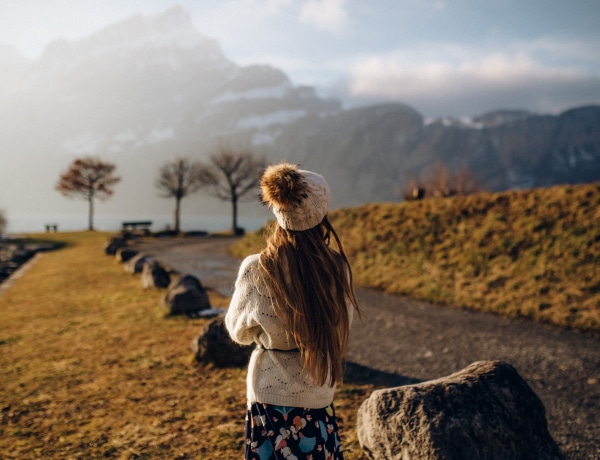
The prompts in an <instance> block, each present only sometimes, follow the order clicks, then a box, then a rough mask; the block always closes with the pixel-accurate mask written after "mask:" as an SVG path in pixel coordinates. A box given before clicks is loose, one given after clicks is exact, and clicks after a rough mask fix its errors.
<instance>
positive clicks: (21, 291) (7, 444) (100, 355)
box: [0, 233, 372, 460]
mask: <svg viewBox="0 0 600 460" xmlns="http://www.w3.org/2000/svg"><path fill="white" fill-rule="evenodd" d="M107 236H108V235H106V234H101V233H74V234H58V235H56V236H54V235H52V236H50V237H49V238H56V239H62V240H64V241H65V242H67V243H68V244H67V246H66V247H65V248H64V249H61V250H58V251H54V252H49V253H46V254H44V255H43V257H42V258H41V259H40V260H39V261H38V262H37V263H36V264H35V265H34V266H33V267H32V268H31V269H30V271H29V272H27V274H26V276H25V277H23V278H21V279H20V280H18V281H17V282H15V283H14V285H13V286H12V287H11V288H10V289H9V290H8V291H7V292H6V293H5V294H4V295H3V296H2V297H1V298H0V305H1V308H0V369H1V370H0V379H1V381H2V385H1V386H0V410H1V411H2V412H1V416H0V417H1V418H0V458H2V459H38V458H56V459H76V458H85V459H88V458H119V459H129V458H131V459H134V458H137V459H144V458H145V459H159V458H160V459H163V458H171V459H173V458H178V459H210V460H215V459H225V460H226V459H234V458H241V456H242V454H241V453H242V448H243V416H244V411H245V398H244V394H245V374H246V372H245V369H237V368H233V369H216V368H213V367H211V366H210V365H207V364H201V363H197V362H196V361H195V360H194V357H193V352H192V351H191V343H192V341H193V339H194V338H195V337H196V336H197V335H198V333H199V332H200V331H201V330H202V328H203V327H204V325H205V324H207V322H208V321H209V320H206V319H189V318H185V317H166V316H165V313H166V311H165V310H164V309H163V308H162V307H161V305H160V298H161V292H160V291H157V290H144V289H142V287H141V283H140V280H139V277H137V276H133V275H129V274H127V273H125V271H124V270H123V267H122V266H120V265H119V264H118V263H117V262H116V261H115V259H114V258H112V257H108V256H104V255H103V252H102V248H103V244H104V242H105V240H106V238H107ZM211 303H212V304H213V306H217V307H219V306H225V305H227V303H228V299H224V298H219V297H216V295H215V294H214V293H211ZM371 389H372V386H371V385H367V384H364V385H343V386H342V387H341V388H340V390H339V393H338V397H337V404H338V407H339V409H338V412H339V415H340V418H341V421H342V427H343V429H344V433H343V436H344V441H345V446H346V452H347V458H348V459H350V460H352V459H363V458H364V457H362V455H361V451H360V447H359V446H358V442H357V438H356V431H355V428H354V427H355V414H356V410H357V408H358V406H359V404H360V403H361V402H362V400H364V398H365V397H366V396H367V395H368V394H369V393H370V391H371Z"/></svg>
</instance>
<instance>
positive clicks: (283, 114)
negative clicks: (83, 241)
mask: <svg viewBox="0 0 600 460" xmlns="http://www.w3.org/2000/svg"><path fill="white" fill-rule="evenodd" d="M0 71H1V72H0V83H2V85H0V126H2V129H0V152H1V154H2V159H3V160H2V168H1V169H0V208H4V209H8V210H9V212H8V217H9V218H10V214H11V212H13V213H15V214H17V213H20V214H35V213H45V212H47V211H46V210H52V212H54V213H74V212H81V211H79V210H80V209H84V206H83V205H82V204H74V203H72V202H70V201H68V200H65V199H64V198H62V197H61V196H60V195H59V194H58V193H56V192H54V191H53V189H54V184H55V183H56V180H57V179H58V176H59V174H60V172H61V171H63V170H64V169H65V168H66V167H67V165H68V164H69V163H70V161H71V160H72V159H73V158H75V157H77V156H84V155H96V156H100V157H102V158H103V159H105V160H107V161H112V162H114V163H116V164H117V169H118V172H119V174H120V175H121V176H122V178H123V180H122V182H121V184H119V185H118V187H117V190H116V194H117V196H118V197H120V199H112V200H109V201H108V202H107V203H105V204H101V205H100V207H99V212H103V213H111V214H120V215H129V216H132V215H136V216H144V215H157V214H165V213H170V212H171V208H172V203H170V202H169V201H168V200H160V199H158V197H157V191H156V189H155V188H154V185H153V184H154V177H155V176H156V174H157V171H158V168H159V167H160V165H162V164H163V163H165V162H166V161H168V160H171V159H174V158H176V157H182V156H185V157H189V158H192V159H198V160H203V159H207V158H208V156H209V155H210V154H212V153H214V152H215V150H216V149H217V148H218V146H219V145H220V144H226V145H229V146H232V147H240V148H252V149H253V150H254V151H255V152H256V153H258V154H262V155H265V156H266V158H267V159H269V160H270V161H278V160H280V159H286V160H288V161H293V162H298V163H300V164H301V165H302V166H303V167H306V168H310V169H315V170H317V171H319V172H321V173H323V174H324V175H325V176H326V177H327V179H328V181H329V182H330V184H331V186H332V189H333V197H334V200H333V205H334V206H341V205H353V204H358V203H363V202H368V201H389V200H399V199H400V198H401V195H400V191H401V190H402V188H403V187H404V186H405V184H406V181H407V178H408V177H411V176H412V177H419V176H420V175H423V174H426V173H427V171H428V170H430V169H431V167H432V165H434V164H435V163H436V162H439V163H442V164H444V165H446V166H447V167H448V168H449V169H457V168H460V167H463V166H467V167H468V168H469V169H470V170H471V171H472V172H473V173H474V174H475V175H476V176H477V177H478V178H479V179H480V181H481V182H482V183H483V185H484V186H485V187H486V188H488V189H490V190H504V189H510V188H523V187H537V186H547V185H553V184H557V183H565V182H569V183H577V182H589V181H595V180H600V107H580V108H574V109H572V110H569V111H567V112H565V113H562V114H560V115H540V114H535V113H530V112H527V111H514V110H513V111H509V110H503V111H494V112H490V113H487V114H483V115H480V116H476V117H473V118H462V119H448V118H440V119H427V120H425V119H424V118H423V117H422V115H421V114H419V113H418V112H417V111H416V110H415V109H413V108H411V107H408V106H406V105H402V104H397V103H390V104H382V105H376V106H368V107H357V108H353V109H344V108H343V107H342V104H341V102H340V101H337V100H333V99H324V98H322V97H320V96H318V94H317V93H316V92H315V90H314V89H313V88H310V87H306V86H295V85H293V84H292V83H291V81H290V80H289V78H288V77H287V76H286V75H285V74H284V73H283V72H282V71H280V70H279V69H276V68H274V67H272V66H269V65H264V64H262V65H250V66H239V65H237V64H235V63H234V62H231V61H230V60H228V59H227V57H226V56H225V55H224V54H223V52H222V50H221V48H220V46H219V44H218V43H217V42H216V41H214V40H212V39H211V38H209V37H206V36H204V35H203V34H201V33H200V32H198V31H197V30H196V29H195V28H194V27H193V25H192V22H191V19H190V16H189V14H188V13H187V12H186V11H185V10H183V9H182V8H180V7H174V8H172V9H170V10H168V11H166V12H164V13H163V14H161V15H158V16H144V15H137V16H134V17H132V18H129V19H127V20H125V21H122V22H119V23H116V24H114V25H112V26H109V27H107V28H105V29H103V30H101V31H99V32H97V33H96V34H94V35H92V36H90V37H88V38H86V39H83V40H79V41H66V40H57V41H55V42H53V43H51V44H50V45H49V46H48V47H47V48H46V49H45V51H44V53H43V54H42V56H41V57H40V59H38V60H37V61H34V62H30V61H27V60H26V59H25V58H23V57H22V56H20V55H18V53H16V52H15V51H14V50H13V49H10V48H8V47H0ZM192 200H193V201H192ZM187 201H190V202H189V203H187ZM184 206H188V211H189V212H193V213H196V214H198V213H200V214H202V213H207V212H213V213H215V212H217V213H219V212H220V213H223V214H227V213H228V212H229V210H228V209H227V208H226V207H224V206H223V205H222V203H218V202H215V201H214V200H213V201H211V200H208V199H204V198H201V195H198V198H190V199H189V200H184ZM253 209H256V208H253ZM75 210H77V211H75ZM185 212H186V210H184V214H185Z"/></svg>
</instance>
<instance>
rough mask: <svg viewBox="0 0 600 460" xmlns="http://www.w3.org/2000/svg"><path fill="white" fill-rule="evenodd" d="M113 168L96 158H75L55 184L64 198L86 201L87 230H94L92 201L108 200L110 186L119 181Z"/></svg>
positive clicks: (110, 164) (110, 191) (111, 190)
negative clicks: (87, 204) (87, 209)
mask: <svg viewBox="0 0 600 460" xmlns="http://www.w3.org/2000/svg"><path fill="white" fill-rule="evenodd" d="M115 168H116V166H115V165H114V164H112V163H105V162H103V161H101V160H100V159H98V158H93V157H85V158H77V159H75V160H73V162H72V163H71V165H70V166H69V169H67V171H65V172H64V173H63V174H61V176H60V178H59V180H58V183H57V184H56V190H58V191H59V192H60V193H62V194H63V195H64V196H67V197H69V198H82V199H85V200H87V202H88V203H89V212H88V229H89V230H93V229H94V199H95V198H98V199H100V200H105V199H108V198H109V197H110V196H111V195H112V194H113V189H112V186H113V185H115V184H116V183H118V182H119V181H120V180H121V178H120V177H118V176H115V175H114V171H115Z"/></svg>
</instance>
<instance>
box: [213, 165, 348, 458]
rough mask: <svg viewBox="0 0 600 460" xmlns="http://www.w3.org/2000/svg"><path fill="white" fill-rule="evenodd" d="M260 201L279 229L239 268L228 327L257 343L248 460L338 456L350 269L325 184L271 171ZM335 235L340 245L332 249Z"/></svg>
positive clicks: (290, 169)
mask: <svg viewBox="0 0 600 460" xmlns="http://www.w3.org/2000/svg"><path fill="white" fill-rule="evenodd" d="M260 189H261V199H262V201H263V203H265V204H267V205H268V206H269V207H270V208H271V210H272V211H273V213H274V214H275V217H276V218H277V225H276V226H275V229H274V231H273V233H272V235H271V236H270V237H269V239H268V241H267V247H266V249H264V250H263V251H262V252H261V253H260V254H254V255H251V256H249V257H247V258H246V259H245V260H244V261H243V262H242V264H241V266H240V271H239V274H238V278H237V281H236V284H235V292H234V295H233V298H232V300H231V305H230V307H229V311H228V312H227V315H226V317H225V324H226V326H227V329H228V331H229V334H230V335H231V337H232V339H233V340H234V341H235V342H237V343H240V344H244V345H249V344H252V343H255V344H256V349H255V350H254V351H253V353H252V356H251V358H250V363H249V365H248V376H247V400H248V412H247V416H246V457H245V458H246V459H247V460H249V459H254V460H273V459H277V460H279V459H281V460H283V459H285V460H301V459H312V460H318V459H323V460H339V459H343V455H342V449H341V445H340V440H339V434H338V427H337V422H336V417H335V412H334V409H333V404H332V403H333V395H334V392H335V388H336V384H337V382H339V381H340V380H341V378H342V373H343V369H342V358H343V355H344V353H345V350H346V345H347V342H348V333H349V329H350V324H351V322H352V317H353V310H354V309H356V310H357V311H359V310H358V306H357V304H356V299H355V298H354V293H353V290H352V275H351V271H350V266H349V264H348V260H347V258H346V255H345V254H344V250H343V248H342V245H341V242H340V240H339V238H338V236H337V234H336V233H335V231H334V229H333V227H332V226H331V224H330V223H329V220H328V219H327V212H328V209H329V200H330V195H331V193H330V190H329V186H328V185H327V182H325V179H324V178H323V177H322V176H320V175H319V174H316V173H314V172H311V171H303V170H299V169H298V168H297V167H296V166H295V165H291V164H288V163H281V164H278V165H273V166H270V167H268V168H267V169H266V170H265V172H264V174H263V176H262V178H261V180H260ZM332 236H333V238H334V240H335V243H336V246H337V248H336V249H334V248H332V247H330V244H329V243H330V239H331V237H332Z"/></svg>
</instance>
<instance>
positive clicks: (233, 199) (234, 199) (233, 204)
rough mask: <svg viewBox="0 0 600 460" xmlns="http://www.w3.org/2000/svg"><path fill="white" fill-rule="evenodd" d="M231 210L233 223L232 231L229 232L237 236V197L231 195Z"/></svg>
mask: <svg viewBox="0 0 600 460" xmlns="http://www.w3.org/2000/svg"><path fill="white" fill-rule="evenodd" d="M231 209H232V213H233V216H232V217H233V223H232V229H231V231H232V232H233V234H234V235H237V234H238V224H237V196H235V195H232V196H231Z"/></svg>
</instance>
